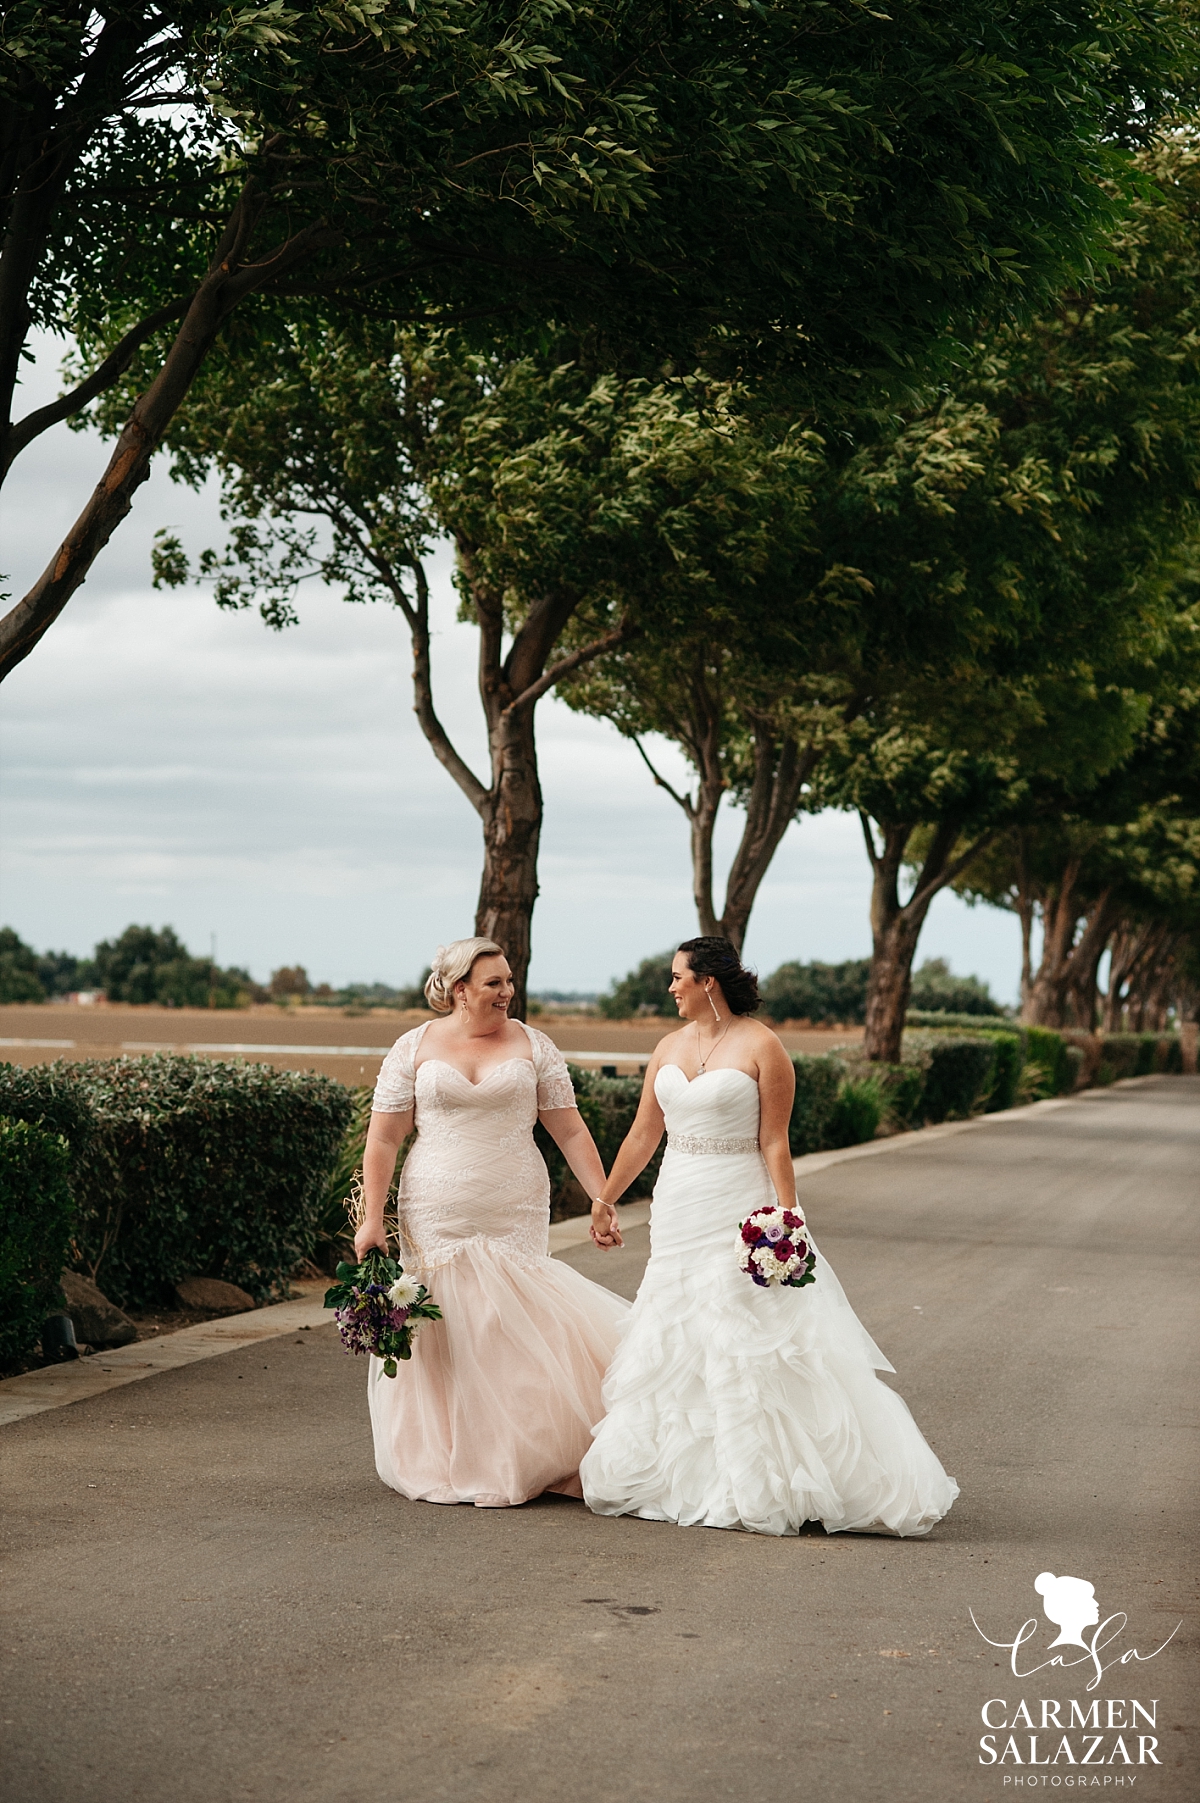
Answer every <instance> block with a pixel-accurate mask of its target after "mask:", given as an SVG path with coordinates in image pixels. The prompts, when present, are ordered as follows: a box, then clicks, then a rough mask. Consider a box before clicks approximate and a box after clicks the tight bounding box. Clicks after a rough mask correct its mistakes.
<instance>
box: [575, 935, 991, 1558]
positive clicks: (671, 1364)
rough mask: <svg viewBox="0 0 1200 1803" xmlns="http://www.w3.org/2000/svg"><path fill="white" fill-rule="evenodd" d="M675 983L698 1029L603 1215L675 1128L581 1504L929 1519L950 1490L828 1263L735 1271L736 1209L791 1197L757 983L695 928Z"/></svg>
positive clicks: (782, 1107)
mask: <svg viewBox="0 0 1200 1803" xmlns="http://www.w3.org/2000/svg"><path fill="white" fill-rule="evenodd" d="M671 994H672V995H673V996H674V998H675V1002H676V1005H677V1007H678V1009H679V1013H680V1014H681V1016H682V1017H683V1018H684V1020H685V1021H687V1022H688V1025H687V1026H685V1027H684V1028H683V1029H682V1030H681V1031H679V1032H675V1033H672V1034H670V1035H668V1037H667V1038H666V1039H664V1040H662V1041H660V1043H659V1045H658V1047H657V1049H656V1050H655V1053H654V1056H653V1058H652V1059H651V1062H650V1064H649V1067H648V1069H647V1072H646V1083H645V1089H644V1091H643V1095H642V1102H641V1107H640V1109H639V1111H638V1115H637V1118H636V1120H635V1122H634V1124H633V1127H632V1128H631V1129H630V1132H629V1135H628V1137H627V1139H626V1141H625V1143H624V1145H623V1146H622V1147H621V1150H620V1152H619V1153H618V1154H617V1158H616V1161H615V1163H614V1165H613V1169H612V1175H611V1177H610V1178H609V1180H608V1183H607V1184H606V1185H605V1187H604V1189H603V1190H602V1191H601V1200H599V1201H598V1202H597V1205H596V1210H595V1213H596V1216H597V1226H598V1228H600V1229H601V1232H600V1234H598V1236H597V1244H602V1245H603V1244H605V1243H606V1237H605V1233H604V1230H605V1229H606V1228H607V1226H608V1223H609V1220H610V1217H609V1216H608V1214H607V1213H605V1212H604V1208H605V1205H606V1204H607V1205H611V1204H612V1203H613V1202H615V1201H616V1200H617V1199H618V1197H619V1196H620V1195H621V1194H622V1193H623V1192H624V1190H625V1189H626V1188H627V1187H628V1186H629V1184H630V1183H631V1182H632V1181H633V1179H634V1177H636V1176H637V1174H638V1172H639V1171H641V1170H643V1169H644V1168H645V1166H646V1164H647V1162H648V1161H649V1159H650V1157H651V1156H652V1154H653V1152H654V1150H655V1148H656V1147H657V1145H658V1143H659V1140H660V1139H661V1137H662V1133H663V1129H664V1127H665V1128H666V1131H667V1150H666V1153H665V1154H664V1157H663V1163H662V1171H661V1174H660V1176H659V1179H658V1183H657V1186H656V1188H655V1191H654V1200H653V1204H652V1207H651V1215H650V1241H651V1254H650V1262H649V1264H648V1265H647V1267H646V1274H645V1277H644V1278H643V1281H642V1286H641V1289H640V1290H639V1291H638V1296H637V1300H636V1302H635V1303H634V1306H633V1310H632V1312H631V1314H630V1316H629V1317H628V1319H627V1321H626V1322H625V1323H624V1324H623V1328H622V1339H621V1342H620V1344H619V1347H618V1350H617V1354H616V1357H615V1359H614V1361H613V1363H612V1365H611V1367H610V1369H609V1372H608V1375H607V1377H606V1379H605V1383H604V1392H603V1395H604V1404H605V1408H606V1410H607V1413H606V1415H605V1418H604V1420H603V1421H602V1422H601V1423H600V1425H599V1427H598V1428H597V1429H596V1430H595V1437H594V1440H593V1443H592V1446H591V1447H590V1449H589V1450H588V1452H587V1453H586V1455H585V1457H584V1460H583V1463H582V1465H581V1467H580V1479H581V1481H582V1484H583V1494H584V1500H585V1501H586V1502H587V1504H588V1506H589V1508H591V1509H593V1510H594V1511H595V1512H596V1513H597V1514H600V1515H639V1516H642V1517H644V1518H646V1519H648V1520H651V1521H672V1522H677V1523H678V1524H679V1525H681V1526H689V1527H690V1526H702V1527H715V1528H745V1529H749V1530H750V1531H751V1532H754V1533H759V1534H795V1533H797V1532H798V1531H799V1529H800V1527H801V1526H802V1525H803V1523H805V1522H806V1521H819V1522H822V1523H823V1524H824V1526H825V1527H826V1529H827V1530H829V1531H830V1532H834V1531H838V1530H843V1531H855V1532H859V1533H865V1532H874V1533H890V1534H902V1535H910V1534H927V1533H928V1532H929V1530H930V1528H931V1527H933V1525H934V1524H935V1522H937V1521H940V1520H941V1518H942V1516H943V1515H945V1513H946V1511H947V1510H948V1509H949V1508H950V1506H951V1504H952V1503H953V1501H954V1499H955V1497H956V1496H957V1495H958V1485H957V1484H956V1483H955V1482H954V1480H953V1478H950V1477H947V1475H946V1473H945V1472H944V1471H943V1469H942V1467H941V1465H940V1464H939V1463H938V1460H937V1458H936V1457H935V1456H934V1454H933V1452H932V1451H931V1450H930V1448H929V1446H928V1445H927V1444H926V1442H925V1440H924V1438H923V1437H922V1435H921V1432H920V1429H919V1428H918V1427H917V1425H916V1423H915V1421H914V1420H913V1418H912V1416H911V1414H910V1413H909V1411H908V1408H907V1406H906V1404H905V1402H904V1400H903V1398H902V1397H900V1396H898V1395H897V1394H896V1392H895V1391H894V1390H890V1389H889V1388H888V1387H887V1385H886V1384H884V1383H881V1382H880V1380H879V1378H878V1377H877V1376H876V1372H877V1371H891V1370H892V1366H891V1365H889V1364H888V1362H887V1360H886V1359H885V1358H884V1357H883V1355H882V1353H881V1352H880V1351H879V1349H878V1347H877V1346H876V1345H875V1344H874V1342H873V1341H872V1339H871V1338H870V1336H869V1334H868V1333H867V1331H866V1329H865V1328H864V1327H863V1326H862V1324H861V1322H860V1321H859V1320H858V1317H857V1316H856V1315H855V1313H854V1311H853V1310H852V1308H851V1307H850V1304H849V1303H848V1302H847V1300H846V1297H845V1293H844V1292H843V1290H842V1287H841V1285H840V1284H839V1282H838V1280H837V1278H836V1277H835V1276H834V1273H833V1271H832V1270H831V1268H830V1267H829V1265H828V1264H827V1263H825V1261H824V1260H823V1259H822V1258H821V1257H820V1254H819V1253H818V1257H817V1264H816V1282H815V1284H811V1285H807V1286H805V1288H803V1289H789V1288H786V1287H783V1286H781V1285H771V1286H770V1287H769V1288H766V1289H764V1288H760V1287H759V1286H758V1285H757V1284H755V1283H754V1282H753V1281H752V1279H751V1278H750V1277H748V1276H747V1275H746V1274H745V1272H743V1271H742V1270H740V1269H739V1255H740V1252H741V1246H740V1241H739V1235H738V1227H739V1224H740V1222H742V1221H743V1220H745V1218H746V1216H747V1215H748V1214H750V1213H751V1211H752V1210H754V1209H756V1208H762V1207H773V1206H775V1204H776V1199H778V1202H779V1203H781V1204H782V1205H783V1206H784V1207H785V1208H793V1209H794V1208H795V1207H796V1206H797V1203H796V1191H795V1176H794V1172H793V1169H792V1162H791V1157H790V1154H789V1150H788V1137H787V1128H788V1120H789V1117H790V1114H791V1107H792V1097H793V1094H794V1090H795V1072H794V1070H793V1068H792V1063H791V1060H790V1058H789V1057H788V1055H787V1053H786V1052H785V1051H784V1049H783V1047H782V1045H781V1044H780V1042H779V1039H778V1038H777V1037H776V1035H775V1034H774V1033H773V1032H771V1031H770V1029H769V1028H767V1027H764V1026H761V1025H760V1024H759V1023H758V1022H756V1021H753V1020H751V1019H750V1018H749V1015H750V1013H751V1011H752V1010H753V1009H754V1008H756V1007H757V1006H758V993H757V988H756V985H755V982H754V978H753V976H752V975H751V974H750V973H749V972H748V971H745V970H744V969H743V967H742V965H741V963H740V961H739V959H738V958H737V955H736V953H735V952H734V950H733V947H732V946H731V945H730V944H729V942H728V940H725V939H716V938H705V939H694V940H688V941H687V942H686V943H685V944H684V945H683V946H681V948H680V950H679V951H678V952H677V953H676V955H675V959H674V962H673V965H672V979H671ZM801 1212H804V1210H803V1205H802V1204H801ZM806 1237H807V1238H808V1239H809V1242H810V1244H811V1239H812V1236H811V1233H808V1234H806ZM813 1249H814V1250H816V1248H815V1247H814V1248H813Z"/></svg>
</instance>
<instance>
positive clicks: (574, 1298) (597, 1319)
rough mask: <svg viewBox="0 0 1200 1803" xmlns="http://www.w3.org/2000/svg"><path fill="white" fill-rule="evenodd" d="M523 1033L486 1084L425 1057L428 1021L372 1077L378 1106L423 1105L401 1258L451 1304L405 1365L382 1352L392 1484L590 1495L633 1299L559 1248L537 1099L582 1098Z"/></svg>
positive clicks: (380, 1419) (382, 1440) (496, 1500)
mask: <svg viewBox="0 0 1200 1803" xmlns="http://www.w3.org/2000/svg"><path fill="white" fill-rule="evenodd" d="M425 1025H426V1026H427V1025H429V1023H428V1022H426V1023H425ZM525 1031H526V1033H527V1034H528V1036H529V1049H530V1052H531V1054H532V1057H530V1058H510V1059H508V1060H507V1061H506V1062H505V1063H504V1064H501V1065H497V1066H496V1067H494V1068H493V1069H492V1070H490V1071H489V1072H488V1074H487V1076H486V1077H484V1078H483V1080H482V1082H480V1083H478V1084H474V1083H471V1082H469V1081H468V1079H467V1078H466V1077H464V1076H463V1074H462V1072H461V1071H458V1070H456V1069H455V1068H454V1066H453V1065H450V1064H444V1063H442V1061H441V1060H440V1059H437V1058H430V1059H426V1060H425V1061H423V1062H422V1063H421V1064H420V1065H417V1064H416V1052H417V1048H418V1046H419V1045H420V1043H421V1038H422V1035H423V1034H424V1032H425V1026H420V1027H417V1028H415V1029H414V1030H413V1031H412V1032H410V1033H405V1034H404V1035H403V1036H402V1037H401V1038H400V1039H398V1040H397V1041H396V1044H395V1045H394V1046H393V1047H392V1050H391V1051H390V1052H389V1053H388V1055H387V1057H386V1058H385V1060H384V1063H383V1068H382V1070H381V1071H380V1073H379V1081H378V1083H377V1084H376V1088H375V1102H374V1106H375V1108H376V1109H377V1110H378V1111H379V1112H380V1113H383V1114H403V1113H405V1112H407V1110H408V1109H409V1108H412V1107H414V1104H415V1111H416V1112H415V1123H416V1129H417V1137H416V1141H415V1143H414V1144H413V1147H412V1150H411V1151H410V1152H409V1154H408V1157H407V1159H406V1160H405V1163H404V1169H403V1172H402V1174H401V1182H400V1205H399V1219H400V1257H401V1260H402V1262H403V1265H404V1268H405V1270H406V1271H407V1272H410V1273H411V1274H412V1275H413V1276H414V1277H417V1278H418V1279H419V1280H420V1281H421V1282H422V1283H424V1284H426V1285H427V1286H428V1288H429V1291H430V1293H431V1295H432V1297H433V1300H434V1301H435V1302H436V1303H437V1304H438V1306H439V1307H440V1308H441V1310H442V1313H443V1316H444V1319H443V1320H441V1321H437V1322H431V1323H427V1324H426V1325H425V1326H424V1327H422V1328H421V1329H420V1331H419V1333H418V1334H417V1337H416V1339H415V1341H414V1343H413V1356H412V1359H411V1361H409V1362H408V1363H406V1364H402V1365H401V1366H400V1370H399V1373H398V1374H397V1376H395V1377H385V1376H384V1374H383V1366H382V1364H381V1362H380V1361H379V1360H378V1359H374V1358H373V1359H371V1361H370V1375H369V1378H368V1383H367V1395H368V1399H369V1403H370V1410H371V1427H372V1432H373V1434H374V1439H375V1465H376V1469H377V1470H378V1472H379V1475H380V1477H381V1478H382V1479H383V1481H384V1483H385V1484H390V1485H391V1487H392V1489H393V1490H398V1491H399V1492H400V1494H401V1495H402V1496H408V1497H412V1498H414V1499H420V1500H422V1501H425V1502H439V1503H460V1502H469V1503H474V1504H476V1505H477V1506H478V1507H480V1508H504V1507H507V1506H508V1505H510V1504H514V1503H523V1502H528V1501H529V1499H530V1498H531V1497H534V1496H540V1495H541V1493H542V1492H543V1491H544V1490H556V1491H560V1492H562V1493H564V1494H566V1495H569V1496H580V1495H581V1494H582V1491H581V1489H580V1485H579V1462H580V1460H581V1459H582V1457H583V1455H584V1453H585V1452H586V1450H587V1448H588V1447H589V1445H590V1444H591V1430H592V1428H593V1427H594V1425H595V1424H596V1422H597V1421H599V1419H600V1416H601V1414H602V1412H603V1411H602V1405H601V1402H600V1385H601V1382H602V1380H603V1377H604V1373H605V1370H606V1368H607V1366H608V1364H609V1362H610V1360H611V1359H612V1356H613V1352H614V1350H615V1347H616V1343H617V1339H618V1335H619V1330H620V1327H621V1324H622V1322H623V1320H624V1318H625V1316H626V1315H627V1313H628V1311H629V1304H628V1303H627V1302H625V1301H623V1300H622V1299H621V1298H620V1297H619V1296H614V1295H612V1294H611V1292H610V1291H608V1290H605V1289H601V1288H600V1286H599V1285H598V1284H594V1283H589V1282H588V1280H587V1278H585V1277H581V1276H580V1275H579V1273H578V1272H577V1271H574V1270H572V1269H571V1267H570V1266H569V1265H564V1264H560V1263H558V1262H556V1261H555V1260H554V1259H552V1258H551V1257H550V1256H549V1251H548V1238H547V1235H548V1229H549V1225H550V1180H549V1176H548V1174H547V1171H546V1165H545V1162H544V1160H543V1159H542V1156H541V1154H540V1153H539V1151H538V1149H537V1146H536V1145H535V1144H534V1139H533V1128H534V1123H535V1122H536V1120H537V1117H538V1113H539V1111H541V1110H543V1109H554V1108H573V1107H574V1106H575V1094H574V1091H573V1089H572V1088H571V1079H570V1077H569V1076H568V1074H567V1066H566V1061H565V1060H564V1058H563V1055H562V1053H561V1052H560V1051H559V1049H558V1047H557V1046H556V1045H555V1044H554V1043H553V1041H552V1040H550V1039H547V1037H546V1035H545V1034H544V1033H539V1032H537V1031H535V1030H534V1029H533V1028H532V1027H526V1028H525Z"/></svg>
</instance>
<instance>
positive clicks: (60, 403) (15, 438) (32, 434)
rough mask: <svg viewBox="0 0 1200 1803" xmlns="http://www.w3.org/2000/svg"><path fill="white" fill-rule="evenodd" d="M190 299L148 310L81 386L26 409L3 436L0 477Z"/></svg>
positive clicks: (108, 381)
mask: <svg viewBox="0 0 1200 1803" xmlns="http://www.w3.org/2000/svg"><path fill="white" fill-rule="evenodd" d="M191 302H192V297H191V296H190V295H185V296H184V297H183V298H182V299H180V300H176V301H171V302H170V303H169V305H167V306H165V307H160V308H159V309H158V312H157V313H150V314H148V315H147V317H146V318H145V319H143V320H142V321H141V322H140V323H139V324H138V325H136V326H134V327H133V329H132V330H131V331H128V332H126V334H125V336H124V338H122V339H121V341H120V343H119V344H117V345H116V346H115V348H114V349H113V350H111V351H110V352H109V354H108V356H107V357H106V358H105V359H104V361H103V363H102V364H101V365H100V366H99V368H98V369H95V370H93V371H92V373H91V375H90V376H88V377H87V379H86V381H83V382H80V383H79V385H78V387H76V388H72V390H71V392H70V393H69V394H64V395H60V396H59V398H58V400H56V401H51V402H50V404H49V406H46V407H39V408H37V410H36V411H35V412H33V413H27V414H26V415H25V418H24V419H22V420H18V421H17V423H16V424H15V425H12V426H10V427H9V428H8V432H7V433H6V435H5V439H4V455H3V460H2V461H0V479H3V477H4V476H6V475H7V474H8V471H9V470H10V469H11V468H12V466H13V463H14V462H15V461H16V459H17V458H18V457H19V456H20V454H21V452H22V451H23V450H24V449H25V447H26V445H29V444H32V443H33V441H34V439H35V438H40V437H41V435H42V433H43V432H48V431H49V429H50V427H51V426H57V425H58V424H60V422H61V421H62V420H64V419H70V418H71V417H72V416H73V415H74V414H76V413H79V412H81V411H82V410H83V408H84V407H86V406H87V405H88V404H89V402H91V401H94V400H95V398H96V396H97V395H98V394H103V393H104V391H105V389H106V388H111V387H112V386H113V383H114V382H117V381H119V380H120V378H121V377H122V376H123V375H124V374H125V371H126V370H127V369H128V368H129V365H130V364H131V363H132V361H133V355H134V352H135V351H137V350H139V349H140V348H141V346H142V345H143V344H145V342H146V340H147V338H152V337H153V336H154V334H155V332H157V331H158V329H159V327H160V326H165V325H168V324H169V323H170V321H171V320H173V319H178V318H179V317H180V315H181V314H183V313H186V312H187V310H188V308H189V306H190V305H191Z"/></svg>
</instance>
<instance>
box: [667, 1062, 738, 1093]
mask: <svg viewBox="0 0 1200 1803" xmlns="http://www.w3.org/2000/svg"><path fill="white" fill-rule="evenodd" d="M664 1071H678V1072H679V1075H680V1076H681V1077H682V1078H683V1080H684V1082H685V1083H686V1084H687V1086H688V1088H689V1089H690V1088H691V1087H692V1084H693V1083H699V1082H700V1080H701V1078H702V1077H725V1076H733V1077H745V1079H746V1081H747V1083H753V1085H754V1087H755V1089H757V1088H758V1078H757V1077H752V1076H751V1075H750V1072H749V1071H744V1070H743V1069H742V1068H741V1066H740V1065H737V1064H719V1065H718V1066H717V1068H716V1070H715V1071H698V1072H697V1074H696V1075H695V1076H694V1077H689V1076H688V1074H687V1072H686V1071H685V1070H684V1068H683V1066H682V1065H681V1064H660V1065H659V1067H658V1074H659V1076H660V1077H661V1076H662V1074H663V1072H664Z"/></svg>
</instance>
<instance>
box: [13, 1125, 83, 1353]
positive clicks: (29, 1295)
mask: <svg viewBox="0 0 1200 1803" xmlns="http://www.w3.org/2000/svg"><path fill="white" fill-rule="evenodd" d="M70 1166H71V1152H70V1148H69V1147H68V1145H67V1142H66V1140H65V1139H64V1138H63V1137H62V1136H61V1134H58V1133H53V1132H50V1131H48V1130H46V1129H45V1128H42V1127H37V1126H34V1125H33V1124H32V1123H31V1122H30V1121H27V1120H0V1363H7V1362H8V1361H9V1360H11V1359H18V1358H20V1357H21V1356H22V1354H24V1353H26V1352H28V1351H29V1350H30V1348H31V1347H32V1346H34V1345H35V1344H36V1343H37V1339H38V1335H39V1334H40V1333H41V1331H42V1322H43V1320H44V1319H45V1317H46V1315H47V1313H48V1312H49V1311H50V1310H51V1309H52V1308H53V1307H54V1306H55V1304H56V1303H58V1304H60V1305H61V1303H62V1291H61V1290H60V1288H59V1277H60V1275H61V1273H62V1270H63V1267H64V1265H66V1264H67V1263H68V1262H69V1260H70V1252H71V1233H72V1229H73V1227H74V1223H75V1204H74V1200H73V1198H72V1195H71V1187H70V1182H69V1171H70Z"/></svg>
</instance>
